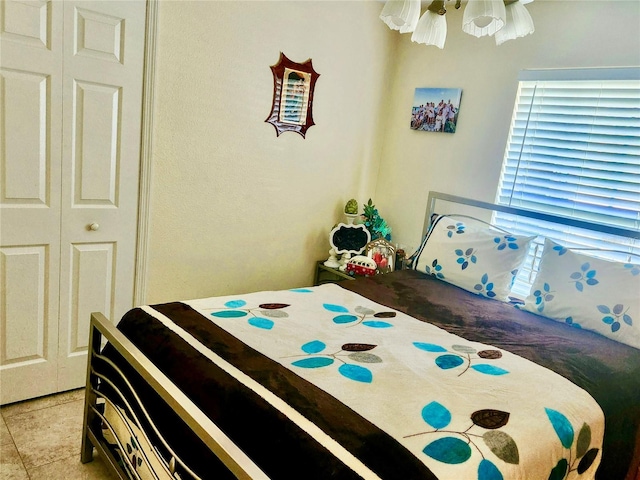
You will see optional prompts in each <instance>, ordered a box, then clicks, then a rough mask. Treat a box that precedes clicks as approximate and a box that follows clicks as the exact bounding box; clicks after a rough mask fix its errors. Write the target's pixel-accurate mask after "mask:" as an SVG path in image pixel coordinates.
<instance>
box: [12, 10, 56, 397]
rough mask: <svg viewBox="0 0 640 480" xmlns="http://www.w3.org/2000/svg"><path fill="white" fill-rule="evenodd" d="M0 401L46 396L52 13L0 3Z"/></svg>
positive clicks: (52, 307) (51, 256) (50, 332)
mask: <svg viewBox="0 0 640 480" xmlns="http://www.w3.org/2000/svg"><path fill="white" fill-rule="evenodd" d="M0 57H1V58H2V67H1V68H0V349H1V350H2V353H1V355H0V383H2V388H1V389H0V403H3V404H4V403H9V402H13V401H17V400H22V399H24V398H29V397H34V396H39V395H45V394H48V393H52V392H54V391H56V372H57V344H58V331H57V329H58V313H59V275H60V270H59V262H60V195H61V188H60V180H61V149H62V145H61V132H62V127H61V123H62V98H61V95H60V92H61V89H62V9H61V6H59V5H57V4H56V3H55V2H51V1H31V2H16V1H12V0H6V1H3V2H0Z"/></svg>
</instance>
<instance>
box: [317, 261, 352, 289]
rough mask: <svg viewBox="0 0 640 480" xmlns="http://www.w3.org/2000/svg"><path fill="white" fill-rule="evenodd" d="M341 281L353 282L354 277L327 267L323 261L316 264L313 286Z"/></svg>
mask: <svg viewBox="0 0 640 480" xmlns="http://www.w3.org/2000/svg"><path fill="white" fill-rule="evenodd" d="M343 280H355V278H354V277H352V276H351V275H349V274H348V273H345V272H343V271H341V270H338V269H337V268H331V267H327V266H325V264H324V260H319V261H318V262H316V274H315V276H314V278H313V284H314V285H322V284H323V283H338V282H342V281H343Z"/></svg>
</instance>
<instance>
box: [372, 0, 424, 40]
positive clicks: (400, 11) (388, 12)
mask: <svg viewBox="0 0 640 480" xmlns="http://www.w3.org/2000/svg"><path fill="white" fill-rule="evenodd" d="M419 18H420V0H388V1H387V3H385V5H384V8H383V9H382V12H381V13H380V20H382V21H383V22H384V23H385V24H386V25H387V26H388V27H389V28H390V29H391V30H399V31H400V33H410V32H412V31H413V30H414V29H415V27H416V25H417V23H418V19H419Z"/></svg>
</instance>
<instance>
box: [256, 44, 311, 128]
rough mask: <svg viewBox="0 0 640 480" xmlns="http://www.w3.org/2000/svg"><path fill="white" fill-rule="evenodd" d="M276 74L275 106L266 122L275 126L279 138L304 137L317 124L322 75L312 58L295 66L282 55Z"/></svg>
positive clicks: (276, 65)
mask: <svg viewBox="0 0 640 480" xmlns="http://www.w3.org/2000/svg"><path fill="white" fill-rule="evenodd" d="M271 71H272V72H273V104H272V106H271V113H270V114H269V117H268V118H267V119H266V120H265V122H267V123H270V124H272V125H273V126H274V127H275V129H276V135H277V136H280V134H281V133H282V132H297V133H299V134H300V135H302V136H303V137H304V136H305V135H306V133H307V129H308V128H309V127H311V126H312V125H315V123H314V122H313V112H312V107H313V90H314V88H315V86H316V80H317V79H318V77H319V76H320V74H319V73H317V72H316V71H315V70H314V69H313V65H311V59H308V60H307V61H306V62H304V63H295V62H292V61H291V60H289V59H288V58H287V57H286V55H285V54H284V53H282V52H280V60H278V63H277V64H275V65H272V66H271Z"/></svg>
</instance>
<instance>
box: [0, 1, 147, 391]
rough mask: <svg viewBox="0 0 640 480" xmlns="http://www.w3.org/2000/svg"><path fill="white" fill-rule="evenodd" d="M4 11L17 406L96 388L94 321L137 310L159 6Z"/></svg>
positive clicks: (14, 6) (33, 5)
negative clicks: (147, 45) (148, 20)
mask: <svg viewBox="0 0 640 480" xmlns="http://www.w3.org/2000/svg"><path fill="white" fill-rule="evenodd" d="M0 10H1V13H0V15H2V17H0V25H1V26H2V31H1V39H2V81H3V90H2V102H3V103H2V115H0V116H2V117H4V119H5V124H4V125H2V129H1V130H0V131H1V132H2V138H1V140H2V147H3V148H2V181H1V182H0V183H1V184H2V187H1V188H2V190H1V200H2V210H1V213H0V215H2V217H1V218H0V229H1V231H0V235H1V247H0V248H1V249H2V265H1V268H2V276H1V277H0V278H2V281H3V282H4V284H3V285H2V286H1V292H2V294H1V295H0V296H1V297H2V302H3V303H2V305H1V310H0V314H2V320H1V322H0V325H1V329H0V345H1V346H2V358H1V360H0V361H1V363H0V382H1V384H2V385H1V386H0V403H7V402H12V401H16V400H21V399H24V398H30V397H33V396H38V395H43V394H46V393H53V392H56V391H64V390H68V389H71V388H76V387H79V386H82V385H83V384H84V381H85V376H86V361H87V357H86V355H87V343H88V331H89V330H88V324H89V317H90V313H91V312H92V311H100V312H102V313H104V314H105V315H106V316H107V317H108V318H111V319H112V320H114V321H115V320H117V319H119V318H120V317H121V316H122V314H123V313H124V312H125V311H126V310H128V309H129V308H131V306H132V303H133V283H134V273H135V272H134V266H135V247H136V225H137V209H138V177H139V166H140V134H141V103H142V75H143V61H144V38H145V15H146V2H145V1H144V0H132V1H85V2H80V1H72V0H65V1H64V2H63V1H58V0H56V1H43V2H34V1H13V0H7V1H3V2H1V3H0ZM37 22H39V23H37ZM49 28H51V30H52V31H51V32H49V31H47V29H49ZM10 29H11V30H20V32H21V33H19V34H16V33H13V32H9V30H10ZM25 33H29V34H30V35H31V36H32V37H33V36H37V37H38V38H42V39H43V40H44V41H45V42H48V44H50V45H49V46H45V47H40V46H39V45H37V42H36V41H35V40H33V41H32V40H30V39H29V38H27V40H29V41H26V40H23V39H22V37H28V36H27V35H25ZM20 35H21V36H20ZM5 40H8V41H5ZM54 44H55V45H54ZM8 45H9V46H8ZM38 49H40V50H43V51H44V53H43V54H42V55H40V54H36V51H37V50H38ZM5 50H6V51H7V52H8V53H9V54H10V56H9V57H7V56H5ZM47 55H48V56H50V57H54V56H55V58H51V59H49V58H48V57H47ZM40 57H43V59H42V60H40ZM7 58H9V59H11V58H13V61H12V63H8V62H7V61H6V60H7ZM45 60H46V61H47V62H49V63H45ZM20 62H23V63H20ZM31 62H36V63H35V65H32V64H31ZM43 65H46V66H47V67H49V70H47V69H46V68H45V67H44V66H43ZM34 72H35V73H34ZM34 75H35V77H34ZM38 75H39V76H40V77H42V80H41V82H40V83H39V84H38V87H37V88H39V90H37V88H36V86H34V85H32V84H33V82H35V80H32V77H34V78H40V77H38ZM11 82H12V83H11ZM30 82H31V83H30ZM9 87H11V88H13V89H14V90H15V92H16V93H17V94H18V95H16V94H15V93H14V92H11V93H10V92H8V88H9ZM36 99H37V101H36ZM25 132H26V133H27V134H28V135H29V137H28V138H27V137H26V136H25ZM35 140H37V141H35ZM41 197H42V199H41ZM41 217H46V218H41ZM41 379H42V381H40V380H41ZM45 379H46V380H45Z"/></svg>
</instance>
